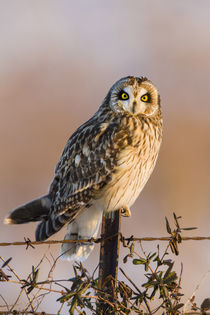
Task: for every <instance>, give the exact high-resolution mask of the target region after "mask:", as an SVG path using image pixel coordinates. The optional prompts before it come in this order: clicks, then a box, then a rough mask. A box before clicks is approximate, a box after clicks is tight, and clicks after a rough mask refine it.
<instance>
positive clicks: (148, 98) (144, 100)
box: [141, 93, 150, 102]
mask: <svg viewBox="0 0 210 315" xmlns="http://www.w3.org/2000/svg"><path fill="white" fill-rule="evenodd" d="M149 100H150V95H149V94H148V93H147V94H144V95H142V96H141V101H142V102H149Z"/></svg>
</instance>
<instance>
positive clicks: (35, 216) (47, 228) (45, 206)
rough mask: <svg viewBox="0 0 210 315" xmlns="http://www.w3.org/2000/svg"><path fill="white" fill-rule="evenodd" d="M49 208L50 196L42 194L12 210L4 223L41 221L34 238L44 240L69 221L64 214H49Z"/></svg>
mask: <svg viewBox="0 0 210 315" xmlns="http://www.w3.org/2000/svg"><path fill="white" fill-rule="evenodd" d="M50 208H51V199H50V196H49V195H46V196H42V197H40V198H38V199H36V200H33V201H31V202H29V203H26V204H24V205H22V206H20V207H18V208H16V209H15V210H13V211H12V212H11V213H10V214H9V215H8V217H6V218H5V219H4V224H22V223H28V222H35V221H41V222H40V223H39V224H38V225H37V228H36V240H37V241H44V240H46V239H47V238H48V237H50V236H51V235H53V234H54V233H56V232H58V231H59V230H60V229H61V228H62V227H63V226H64V225H65V223H66V222H67V221H69V217H68V216H65V215H60V216H54V215H53V214H51V215H50Z"/></svg>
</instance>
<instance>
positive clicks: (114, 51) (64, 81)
mask: <svg viewBox="0 0 210 315" xmlns="http://www.w3.org/2000/svg"><path fill="white" fill-rule="evenodd" d="M209 12H210V2H209V1H208V0H201V1H197V0H185V1H183V0H176V1H173V0H130V1H126V0H106V1H102V0H89V1H85V0H77V1H73V0H72V1H71V0H60V1H53V0H46V1H40V0H36V1H31V0H29V1H28V0H27V1H16V2H15V1H13V2H12V1H1V2H0V21H1V22H0V23H1V27H0V111H1V115H0V147H1V156H0V202H1V223H0V224H1V225H0V241H16V240H23V237H24V236H25V237H29V238H30V239H34V230H35V224H29V225H24V226H4V225H3V224H2V220H3V218H4V216H5V215H6V214H7V213H8V212H9V211H10V210H11V209H13V208H14V207H16V206H17V205H19V204H21V203H24V202H26V201H29V200H31V199H34V198H36V197H38V196H39V195H41V194H44V193H46V192H47V189H48V186H49V184H50V182H51V180H52V178H53V173H54V168H55V165H56V163H57V161H58V159H59V157H60V155H61V152H62V149H63V147H64V145H65V142H66V140H67V139H68V137H69V136H70V135H71V134H72V133H73V132H74V130H75V128H77V127H78V126H79V125H80V124H82V123H83V122H84V121H85V120H87V119H88V118H89V117H90V116H91V115H92V114H93V113H94V112H95V111H96V110H97V108H98V106H99V105H100V103H101V101H102V100H103V98H104V96H105V94H106V93H107V91H108V89H109V88H110V87H111V85H112V84H113V83H114V82H115V81H116V80H118V79H119V78H121V77H122V76H126V75H137V76H141V75H144V76H147V77H148V78H149V79H150V80H151V81H153V82H154V83H155V84H156V85H157V86H158V88H159V90H160V94H161V99H162V109H163V116H164V138H163V145H162V148H161V153H160V156H159V159H158V163H157V166H156V169H155V171H154V173H153V175H152V177H151V179H150V180H149V182H148V184H147V185H146V187H145V189H144V191H143V192H142V194H141V196H140V198H139V199H138V201H137V202H136V203H135V205H134V206H133V207H132V217H131V218H129V219H123V224H122V233H123V234H124V235H126V236H130V235H131V234H133V235H135V236H139V237H141V236H160V235H161V236H163V235H166V232H165V223H164V217H165V216H167V217H168V218H169V219H172V212H173V211H175V212H176V214H177V215H182V217H183V220H182V221H183V225H185V226H197V227H198V228H199V230H198V231H195V232H188V233H187V234H186V233H185V235H188V236H190V235H206V236H207V235H210V224H209V222H210V211H209V204H210V193H209V186H210V168H209V163H210V88H209V82H210V81H209V76H210V61H209V56H210V34H209V33H210V19H209ZM63 235H64V231H63V232H62V231H61V232H60V233H59V234H57V235H56V236H55V237H54V238H55V239H61V238H62V237H63ZM156 245H157V244H155V243H154V244H151V243H150V244H144V247H145V249H146V250H148V251H151V250H153V249H155V247H156ZM163 248H164V244H163ZM45 250H46V248H45V247H43V246H42V247H37V249H36V250H32V249H29V250H28V251H25V249H24V248H23V247H7V248H6V247H5V248H0V255H2V256H3V257H4V258H5V259H7V258H8V257H10V256H12V257H13V260H12V262H11V265H12V266H13V267H15V268H16V271H17V272H18V273H19V274H20V275H21V278H24V276H26V275H27V274H28V273H29V272H30V270H31V265H32V264H34V265H36V264H37V263H38V262H39V260H40V259H41V257H42V255H43V254H44V252H45ZM51 252H52V253H53V255H54V256H55V257H56V256H57V255H58V252H59V248H58V247H57V246H54V247H51ZM124 253H126V252H125V251H123V250H122V255H123V254H124ZM23 258H24V260H23ZM97 262H98V248H96V249H95V251H94V252H93V254H92V255H91V256H90V258H89V259H88V261H87V262H86V263H85V264H84V265H85V267H87V268H89V269H90V271H91V270H93V269H94V266H96V264H97ZM181 262H183V264H184V270H183V280H182V287H183V291H184V293H185V295H186V296H185V298H184V301H186V298H187V297H189V296H191V294H192V293H193V290H194V289H195V287H196V285H197V284H198V283H199V282H200V279H201V277H202V276H203V274H204V273H205V272H206V271H207V270H208V269H210V242H206V241H205V242H204V241H203V242H195V241H194V242H186V243H184V244H183V245H182V246H181V248H180V256H178V257H177V258H176V269H177V271H178V272H179V271H180V264H181ZM71 266H72V264H71V263H69V262H62V261H61V262H59V263H58V267H57V269H56V271H55V276H56V277H57V278H67V277H70V276H71V275H72V267H71ZM123 267H124V268H125V270H126V272H127V273H128V274H129V275H130V276H131V278H132V277H133V278H135V279H138V281H139V282H138V281H137V283H142V281H144V280H142V277H143V270H142V273H139V270H140V268H139V267H138V269H137V267H133V266H132V265H131V264H128V265H126V266H123ZM47 270H49V266H46V267H45V269H44V270H43V271H42V272H43V274H41V276H43V277H44V276H45V271H46V272H47ZM137 271H138V274H137ZM120 277H121V278H122V279H123V277H122V276H120ZM209 286H210V276H209V277H207V278H206V280H205V281H204V283H203V285H202V286H201V288H200V290H199V291H198V292H197V295H196V297H197V301H198V302H199V303H200V302H202V300H203V299H204V298H205V297H209V296H208V294H209ZM7 290H9V291H8V292H10V296H9V297H8V302H9V303H12V302H14V299H15V294H16V293H17V291H16V289H15V288H14V286H12V285H9V284H1V285H0V294H3V296H4V297H5V295H7ZM54 300H55V297H53V300H50V298H48V299H47V298H46V302H44V303H43V306H41V307H40V310H43V311H47V312H56V311H57V309H58V306H57V304H56V303H55V302H53V301H54ZM2 304H3V302H2V301H1V300H0V305H2ZM19 308H20V309H21V304H20V305H19ZM64 312H65V310H64Z"/></svg>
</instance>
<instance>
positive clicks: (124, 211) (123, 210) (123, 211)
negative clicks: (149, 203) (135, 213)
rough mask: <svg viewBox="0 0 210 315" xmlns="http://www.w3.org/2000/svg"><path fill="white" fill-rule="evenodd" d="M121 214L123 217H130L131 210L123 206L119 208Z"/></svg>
mask: <svg viewBox="0 0 210 315" xmlns="http://www.w3.org/2000/svg"><path fill="white" fill-rule="evenodd" d="M120 211H121V214H122V216H123V217H130V216H131V211H130V209H129V208H128V207H127V206H124V207H122V208H121V209H120Z"/></svg>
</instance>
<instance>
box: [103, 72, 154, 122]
mask: <svg viewBox="0 0 210 315" xmlns="http://www.w3.org/2000/svg"><path fill="white" fill-rule="evenodd" d="M108 95H109V106H110V107H111V109H112V110H113V111H115V112H124V111H126V112H129V113H131V114H133V115H144V116H147V117H151V116H154V115H156V113H158V112H159V110H160V95H159V93H158V90H157V88H156V87H155V86H154V84H153V83H152V82H151V81H149V80H147V78H145V77H132V76H129V77H125V78H122V79H120V80H119V81H117V82H116V83H115V84H114V85H113V86H112V88H111V89H110V91H109V94H108Z"/></svg>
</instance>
